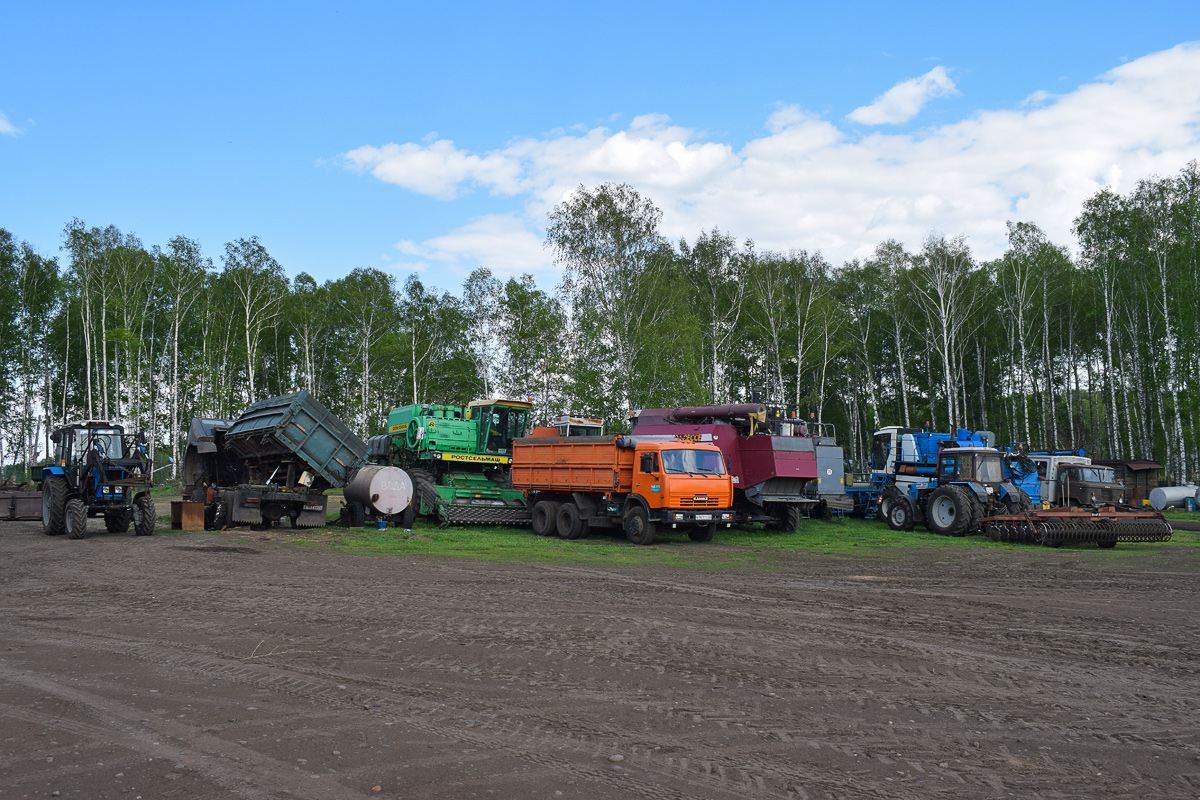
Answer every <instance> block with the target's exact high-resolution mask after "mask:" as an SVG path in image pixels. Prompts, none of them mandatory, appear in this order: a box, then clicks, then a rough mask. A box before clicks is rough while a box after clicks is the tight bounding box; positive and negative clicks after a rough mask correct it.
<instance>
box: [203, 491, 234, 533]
mask: <svg viewBox="0 0 1200 800" xmlns="http://www.w3.org/2000/svg"><path fill="white" fill-rule="evenodd" d="M228 517H229V515H228V514H227V513H226V512H225V501H224V500H221V499H220V497H218V498H217V499H216V500H214V501H213V503H212V504H211V505H207V506H205V507H204V530H206V531H223V530H225V528H226V526H227V525H228V524H229V520H228Z"/></svg>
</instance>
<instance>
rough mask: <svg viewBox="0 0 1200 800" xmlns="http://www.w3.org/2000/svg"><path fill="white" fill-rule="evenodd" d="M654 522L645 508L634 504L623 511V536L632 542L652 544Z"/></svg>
mask: <svg viewBox="0 0 1200 800" xmlns="http://www.w3.org/2000/svg"><path fill="white" fill-rule="evenodd" d="M655 532H656V531H655V526H654V523H653V522H651V521H650V517H649V516H647V515H646V509H644V508H642V507H641V506H634V507H633V508H631V509H629V510H628V511H626V512H625V538H626V539H628V540H629V541H631V542H633V543H634V544H654V534H655Z"/></svg>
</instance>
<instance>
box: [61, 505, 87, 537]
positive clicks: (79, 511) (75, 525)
mask: <svg viewBox="0 0 1200 800" xmlns="http://www.w3.org/2000/svg"><path fill="white" fill-rule="evenodd" d="M66 512H67V536H69V537H71V538H72V539H82V538H83V537H85V536H87V506H85V505H84V504H83V501H82V500H80V499H79V498H78V497H72V498H71V499H70V500H68V501H67V508H66Z"/></svg>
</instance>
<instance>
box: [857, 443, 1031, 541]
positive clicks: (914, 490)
mask: <svg viewBox="0 0 1200 800" xmlns="http://www.w3.org/2000/svg"><path fill="white" fill-rule="evenodd" d="M994 441H995V437H994V436H993V435H992V434H991V433H990V432H989V431H981V432H978V433H972V432H970V431H967V430H964V429H961V428H960V429H959V430H957V431H956V432H955V433H954V434H953V435H951V434H944V433H925V432H922V431H919V430H916V429H913V428H899V427H891V428H884V429H882V430H880V431H878V432H877V433H876V434H875V441H874V447H873V448H872V473H873V475H874V476H877V477H878V478H879V480H877V481H875V483H877V484H879V483H883V484H888V485H887V486H886V488H884V489H883V491H882V493H881V494H880V496H879V501H878V505H879V513H880V514H882V516H883V518H884V519H885V520H886V521H887V523H888V526H889V527H891V528H892V530H897V531H908V530H912V528H913V526H914V525H915V524H916V523H918V522H921V523H924V525H925V526H926V527H927V528H928V529H929V530H930V531H932V532H933V533H937V534H941V535H944V536H966V535H967V534H971V533H978V532H979V531H980V530H981V529H982V527H983V522H982V521H983V520H984V519H985V518H987V517H991V516H995V515H998V514H1015V513H1020V512H1024V511H1027V510H1028V509H1029V508H1031V506H1032V504H1031V502H1030V500H1029V496H1028V495H1027V494H1026V493H1025V492H1024V491H1022V490H1021V488H1020V487H1019V486H1017V485H1016V484H1015V483H1013V481H1012V479H1011V476H1010V475H1008V474H1006V469H1005V466H1004V454H1002V453H1001V452H1000V451H999V450H997V449H996V448H995V447H993V446H992V444H993V443H994Z"/></svg>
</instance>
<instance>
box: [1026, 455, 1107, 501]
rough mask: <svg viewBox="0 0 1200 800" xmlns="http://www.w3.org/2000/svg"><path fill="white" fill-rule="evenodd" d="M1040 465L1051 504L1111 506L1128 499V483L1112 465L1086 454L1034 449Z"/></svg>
mask: <svg viewBox="0 0 1200 800" xmlns="http://www.w3.org/2000/svg"><path fill="white" fill-rule="evenodd" d="M1029 458H1030V459H1031V460H1032V461H1033V463H1034V464H1036V465H1037V470H1038V479H1039V482H1040V485H1041V490H1042V501H1043V502H1045V503H1048V504H1049V505H1050V506H1051V507H1073V506H1091V507H1099V506H1111V505H1123V504H1124V503H1125V486H1124V485H1123V484H1121V483H1120V482H1119V481H1118V480H1117V478H1116V475H1115V474H1114V471H1113V468H1112V467H1103V466H1097V465H1093V464H1092V460H1091V459H1090V458H1087V457H1086V456H1080V455H1074V454H1071V455H1064V454H1058V453H1048V454H1042V453H1031V454H1030V456H1029Z"/></svg>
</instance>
